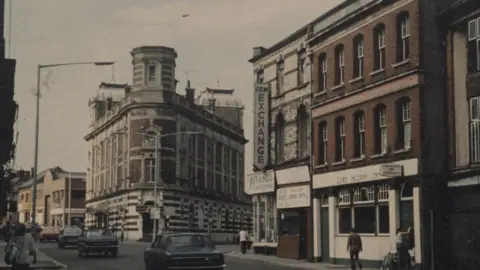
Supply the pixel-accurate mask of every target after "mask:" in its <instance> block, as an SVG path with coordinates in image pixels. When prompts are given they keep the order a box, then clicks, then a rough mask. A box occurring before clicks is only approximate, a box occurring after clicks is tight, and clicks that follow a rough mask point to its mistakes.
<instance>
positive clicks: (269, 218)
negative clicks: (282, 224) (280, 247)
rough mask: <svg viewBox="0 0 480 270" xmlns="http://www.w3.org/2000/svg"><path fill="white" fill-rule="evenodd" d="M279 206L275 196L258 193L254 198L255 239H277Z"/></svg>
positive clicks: (270, 240)
mask: <svg viewBox="0 0 480 270" xmlns="http://www.w3.org/2000/svg"><path fill="white" fill-rule="evenodd" d="M276 220H277V207H276V205H275V197H274V196H271V195H257V196H254V200H253V223H254V226H253V228H254V231H253V235H254V240H255V241H262V242H276V241H277V236H278V234H277V221H276Z"/></svg>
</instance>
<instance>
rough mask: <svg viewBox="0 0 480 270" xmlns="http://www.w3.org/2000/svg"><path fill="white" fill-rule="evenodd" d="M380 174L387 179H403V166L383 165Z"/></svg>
mask: <svg viewBox="0 0 480 270" xmlns="http://www.w3.org/2000/svg"><path fill="white" fill-rule="evenodd" d="M379 174H380V175H382V176H385V177H401V176H402V175H403V166H402V165H400V164H382V165H381V166H380V172H379Z"/></svg>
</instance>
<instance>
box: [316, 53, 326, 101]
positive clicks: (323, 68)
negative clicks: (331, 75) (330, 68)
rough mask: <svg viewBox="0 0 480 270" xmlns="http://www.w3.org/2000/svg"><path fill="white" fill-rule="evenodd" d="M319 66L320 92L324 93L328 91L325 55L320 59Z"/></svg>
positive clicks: (321, 55)
mask: <svg viewBox="0 0 480 270" xmlns="http://www.w3.org/2000/svg"><path fill="white" fill-rule="evenodd" d="M318 64H319V69H318V70H319V74H318V92H323V91H326V90H327V55H326V54H325V53H322V54H320V56H319V57H318Z"/></svg>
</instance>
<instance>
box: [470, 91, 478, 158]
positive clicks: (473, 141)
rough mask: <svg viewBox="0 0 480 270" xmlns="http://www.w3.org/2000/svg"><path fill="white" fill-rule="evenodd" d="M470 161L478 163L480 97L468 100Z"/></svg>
mask: <svg viewBox="0 0 480 270" xmlns="http://www.w3.org/2000/svg"><path fill="white" fill-rule="evenodd" d="M470 152H471V154H470V159H471V161H472V162H480V97H474V98H472V99H470Z"/></svg>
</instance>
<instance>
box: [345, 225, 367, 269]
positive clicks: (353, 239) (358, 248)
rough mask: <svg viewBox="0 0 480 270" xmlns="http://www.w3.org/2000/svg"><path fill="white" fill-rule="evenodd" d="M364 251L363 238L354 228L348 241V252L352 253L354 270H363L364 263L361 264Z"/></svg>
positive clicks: (351, 260)
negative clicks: (361, 253) (361, 254)
mask: <svg viewBox="0 0 480 270" xmlns="http://www.w3.org/2000/svg"><path fill="white" fill-rule="evenodd" d="M362 251H363V247H362V238H361V237H360V235H359V234H358V233H357V230H356V229H355V228H352V230H351V232H350V235H349V236H348V240H347V252H349V253H350V265H351V268H352V270H356V269H357V264H358V269H360V270H361V269H362V263H361V262H360V252H362Z"/></svg>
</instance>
